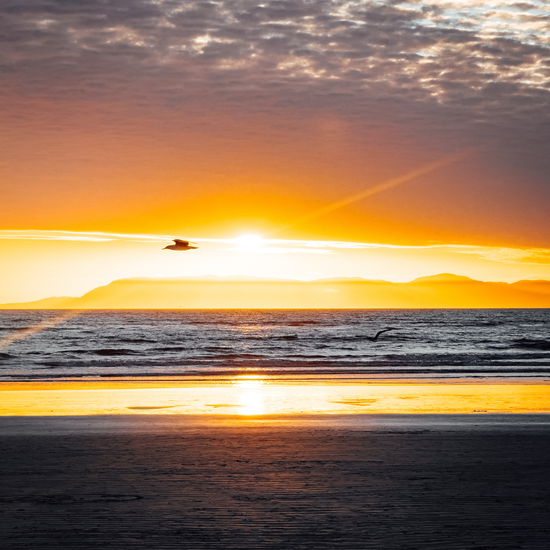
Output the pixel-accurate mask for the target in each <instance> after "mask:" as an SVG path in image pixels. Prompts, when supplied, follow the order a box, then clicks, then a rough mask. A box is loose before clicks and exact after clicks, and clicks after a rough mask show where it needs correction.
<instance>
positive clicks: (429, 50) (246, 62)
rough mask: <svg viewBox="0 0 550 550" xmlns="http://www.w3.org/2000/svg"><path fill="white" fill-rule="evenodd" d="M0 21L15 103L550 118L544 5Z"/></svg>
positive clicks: (89, 6)
mask: <svg viewBox="0 0 550 550" xmlns="http://www.w3.org/2000/svg"><path fill="white" fill-rule="evenodd" d="M0 14H1V16H2V17H1V18H0V35H1V36H2V48H1V50H2V56H1V60H0V67H1V68H2V71H1V72H2V74H3V75H4V76H3V80H4V83H5V85H6V86H7V88H5V89H6V90H9V89H11V90H12V91H14V90H16V91H17V92H18V93H23V94H26V95H29V94H30V95H41V96H44V97H49V98H50V99H52V100H56V101H59V100H68V99H71V98H82V97H88V98H93V99H94V100H96V101H105V100H107V99H113V98H115V97H121V98H122V97H123V98H124V99H125V100H127V99H130V100H132V101H133V102H135V103H136V104H139V103H140V102H141V103H143V102H144V101H145V102H146V103H147V102H152V101H160V102H162V103H163V104H165V105H167V106H170V105H172V106H175V105H178V104H182V103H187V102H197V101H198V102H204V101H217V102H226V103H227V104H234V105H242V104H244V102H246V104H247V106H248V108H250V109H252V108H254V105H255V104H256V105H257V106H260V105H263V106H264V107H265V104H266V102H267V103H268V104H271V106H272V107H277V106H278V107H284V106H293V107H295V108H296V107H300V106H301V107H304V108H308V109H312V108H319V109H323V108H324V109H326V108H327V107H330V108H332V109H337V110H340V111H342V112H344V113H345V112H347V113H364V114H368V113H374V112H377V110H380V108H382V109H383V108H384V106H387V105H388V104H391V103H392V102H393V103H394V104H395V105H397V106H399V105H403V103H404V102H405V103H407V104H409V103H413V104H415V105H416V106H417V108H418V109H420V110H421V111H423V110H424V109H426V108H432V109H435V108H443V107H445V108H448V109H451V110H453V111H454V110H457V111H459V112H461V113H466V114H467V115H468V116H467V118H468V120H469V121H470V122H471V123H477V124H481V123H487V120H489V119H490V120H491V121H492V122H493V123H494V122H495V121H496V122H498V123H499V124H501V125H508V126H509V125H517V124H519V123H520V122H526V121H530V122H531V123H533V124H534V126H535V127H534V128H532V130H533V131H540V126H541V124H542V123H543V122H547V121H548V120H549V117H550V109H549V108H548V107H550V95H549V86H550V31H549V28H548V18H549V17H550V5H549V4H548V3H546V2H539V1H537V0H530V1H525V2H517V3H510V2H508V1H505V0H502V1H491V2H475V1H459V0H457V1H451V0H449V1H447V0H438V1H433V2H420V1H417V0H409V1H407V2H404V1H400V0H391V1H390V0H388V1H378V0H373V1H369V2H352V1H345V0H319V1H316V2H310V1H308V0H288V1H287V0H272V1H267V2H258V1H250V0H231V1H229V0H222V1H219V2H206V1H202V2H201V1H196V2H195V1H175V0H154V1H153V0H151V1H146V0H113V1H111V2H108V3H104V2H79V1H63V2H61V1H58V0H27V1H25V2H20V1H19V0H11V1H10V0H7V1H6V2H3V4H2V7H1V8H0ZM306 98H307V101H306ZM343 98H345V105H344V102H343V101H342V99H343ZM386 108H387V107H386ZM401 112H402V111H400V114H401ZM410 116H413V117H414V116H415V114H414V113H412V114H411V115H410ZM524 130H525V128H524Z"/></svg>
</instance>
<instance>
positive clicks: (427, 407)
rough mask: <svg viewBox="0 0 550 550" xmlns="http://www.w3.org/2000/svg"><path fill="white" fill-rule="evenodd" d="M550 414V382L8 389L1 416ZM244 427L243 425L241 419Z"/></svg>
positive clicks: (258, 380) (39, 385) (236, 382)
mask: <svg viewBox="0 0 550 550" xmlns="http://www.w3.org/2000/svg"><path fill="white" fill-rule="evenodd" d="M388 413H391V414H460V413H461V414H470V413H550V385H549V384H547V383H540V384H533V383H530V384H525V383H519V382H518V383H496V384H495V383H464V382H462V383H458V382H453V383H449V382H445V381H441V380H439V381H432V382H431V383H430V382H429V381H423V382H422V383H418V381H379V380H378V381H371V382H362V381H361V382H356V381H354V382H338V381H324V382H313V381H311V380H309V381H307V382H292V381H284V380H279V381H277V380H273V379H268V378H263V377H257V376H256V377H253V376H250V377H243V376H240V377H235V378H234V379H225V380H217V381H212V382H208V381H197V382H184V381H174V382H170V381H157V382H144V381H133V382H131V381H128V382H126V381H112V382H103V381H97V382H25V383H22V382H19V383H17V382H3V383H1V384H0V415H3V416H70V415H97V414H101V415H104V414H115V415H119V414H181V415H195V416H196V415H198V416H204V415H207V416H208V415H210V416H212V415H214V416H220V415H222V416H224V415H225V416H228V417H229V416H231V417H234V418H239V417H242V418H244V417H252V416H254V417H261V418H266V419H268V418H269V417H270V416H272V417H274V416H284V417H286V418H291V417H292V416H295V415H308V414H321V415H323V414H346V415H350V414H351V415H353V414H388ZM235 421H237V420H235Z"/></svg>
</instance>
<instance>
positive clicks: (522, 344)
mask: <svg viewBox="0 0 550 550" xmlns="http://www.w3.org/2000/svg"><path fill="white" fill-rule="evenodd" d="M512 347H514V348H528V349H536V350H542V351H550V340H534V339H531V338H520V339H519V340H516V341H515V342H514V343H513V344H512Z"/></svg>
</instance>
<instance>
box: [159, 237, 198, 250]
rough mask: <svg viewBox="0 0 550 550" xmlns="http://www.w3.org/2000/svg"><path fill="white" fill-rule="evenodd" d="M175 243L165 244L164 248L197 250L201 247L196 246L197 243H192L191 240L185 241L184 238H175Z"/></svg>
mask: <svg viewBox="0 0 550 550" xmlns="http://www.w3.org/2000/svg"><path fill="white" fill-rule="evenodd" d="M173 240H174V243H175V244H171V245H169V246H165V247H164V248H163V249H162V250H195V249H197V248H199V247H198V246H196V244H197V243H192V242H189V241H183V240H182V239H173Z"/></svg>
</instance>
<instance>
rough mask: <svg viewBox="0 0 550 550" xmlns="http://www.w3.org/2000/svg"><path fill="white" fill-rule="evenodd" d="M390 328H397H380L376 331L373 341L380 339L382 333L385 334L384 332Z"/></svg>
mask: <svg viewBox="0 0 550 550" xmlns="http://www.w3.org/2000/svg"><path fill="white" fill-rule="evenodd" d="M389 330H395V329H394V328H385V329H383V330H380V331H378V332H377V333H376V336H375V337H374V339H373V341H376V340H378V337H379V336H380V335H381V334H384V332H388V331H389Z"/></svg>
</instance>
